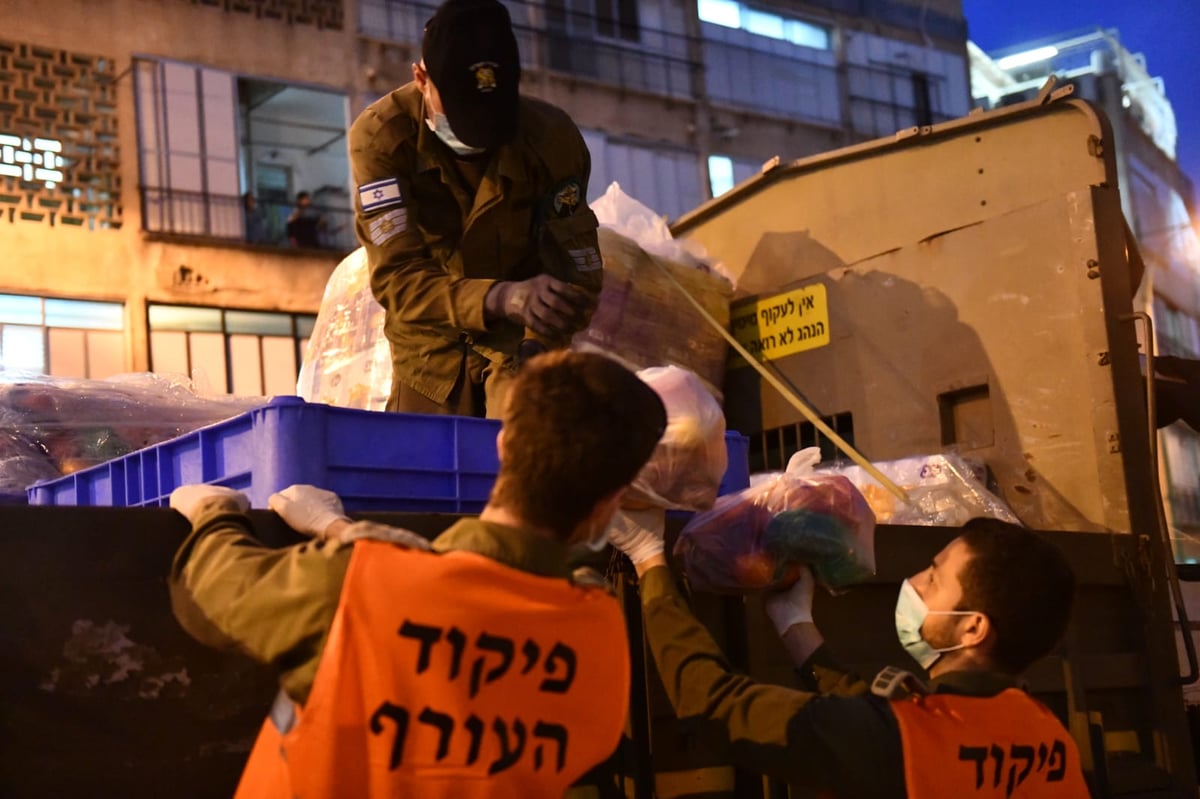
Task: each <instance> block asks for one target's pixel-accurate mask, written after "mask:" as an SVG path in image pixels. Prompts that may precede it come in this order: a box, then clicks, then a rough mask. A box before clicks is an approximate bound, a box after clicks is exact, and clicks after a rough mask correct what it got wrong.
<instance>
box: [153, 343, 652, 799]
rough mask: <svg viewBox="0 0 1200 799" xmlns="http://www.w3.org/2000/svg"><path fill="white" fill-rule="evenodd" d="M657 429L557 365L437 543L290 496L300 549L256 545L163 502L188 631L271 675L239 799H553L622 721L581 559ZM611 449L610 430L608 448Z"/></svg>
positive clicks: (616, 679) (193, 496)
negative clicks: (180, 527) (468, 514)
mask: <svg viewBox="0 0 1200 799" xmlns="http://www.w3.org/2000/svg"><path fill="white" fill-rule="evenodd" d="M665 427H666V411H665V410H664V408H663V405H662V401H661V400H659V398H658V395H657V394H655V393H654V391H653V389H651V388H650V387H649V386H647V385H646V384H645V383H643V382H642V381H641V380H639V379H638V378H637V377H636V376H635V375H634V374H633V373H632V372H629V371H628V370H626V369H625V368H624V367H622V366H621V365H619V364H617V363H616V362H615V361H612V360H609V359H607V358H604V357H602V356H599V355H593V354H588V353H580V352H569V351H567V352H555V353H549V354H546V355H542V356H540V357H538V358H537V359H535V360H533V361H531V362H530V363H529V364H528V365H526V367H525V368H524V369H523V370H522V371H521V373H520V374H519V375H518V376H517V377H516V379H515V380H514V381H513V385H512V391H511V392H510V396H509V401H508V406H507V410H506V412H505V417H504V421H503V425H502V427H501V430H500V435H499V436H498V438H497V449H498V452H499V455H500V470H499V474H498V476H497V478H496V484H495V487H494V488H493V491H492V494H491V497H490V498H489V499H488V503H487V506H486V507H485V508H484V510H483V513H482V514H481V515H480V516H479V518H478V519H466V520H462V521H459V522H457V523H455V524H454V525H453V526H452V527H450V528H449V529H448V530H446V531H445V532H444V533H442V534H441V535H440V536H439V537H438V538H437V539H435V540H434V541H433V544H432V552H429V551H424V550H425V549H427V548H428V545H427V544H426V542H425V541H424V539H421V538H419V537H417V536H416V534H414V533H410V532H407V531H401V530H396V529H395V528H386V527H383V526H382V525H378V524H371V523H370V522H357V523H351V522H350V520H349V519H347V518H346V517H345V516H344V514H343V512H342V507H341V503H340V502H339V501H338V498H337V497H336V496H335V495H333V494H331V493H330V492H328V491H321V490H320V489H316V488H313V487H312V486H293V487H291V488H289V489H287V490H285V491H283V492H281V493H280V494H275V495H273V496H272V497H271V500H270V505H271V507H272V509H274V510H275V511H276V512H277V513H279V515H280V516H281V517H282V518H283V519H284V521H286V522H287V523H288V524H289V525H290V526H291V527H293V528H294V529H296V530H298V531H299V532H302V533H307V534H309V535H312V536H314V537H315V538H316V540H315V541H311V542H307V543H303V544H298V545H295V546H291V547H286V548H283V549H270V548H268V547H265V546H264V545H263V544H261V543H260V542H259V541H257V540H256V539H255V538H254V536H253V533H252V526H251V521H250V519H249V518H248V517H247V516H246V514H245V510H246V508H247V506H248V504H249V503H248V502H247V500H246V497H245V496H244V495H243V494H240V493H239V492H236V491H233V490H232V489H229V488H223V487H220V486H210V485H193V486H183V487H181V488H178V489H176V490H175V492H173V493H172V494H171V507H172V508H175V509H176V510H178V511H179V512H180V513H182V514H183V515H184V516H186V517H187V518H188V519H189V520H190V521H191V523H192V533H191V535H189V536H188V538H187V540H186V541H185V542H184V544H183V546H182V547H181V548H180V550H179V552H178V554H177V555H176V558H175V563H174V564H173V566H172V570H171V577H170V587H171V598H172V606H173V608H174V611H175V615H176V617H177V618H178V619H179V621H180V623H181V624H182V625H183V627H184V628H185V629H186V630H188V631H189V632H190V633H191V634H192V635H194V636H195V637H196V638H198V639H200V640H201V641H203V642H205V643H208V644H210V645H213V646H218V647H224V648H230V647H232V648H237V649H239V650H241V651H242V652H244V653H247V654H249V655H250V656H252V657H254V658H255V659H257V660H259V661H260V662H263V663H267V664H270V665H272V666H275V667H276V668H277V669H278V670H279V672H280V685H281V691H280V694H279V697H278V698H277V700H276V702H275V706H274V708H273V709H272V711H271V713H270V716H269V717H268V719H267V720H266V721H265V722H264V723H263V726H262V730H261V732H260V733H259V738H258V741H257V742H256V744H255V747H254V749H253V751H252V752H251V755H250V760H249V762H248V763H247V765H246V770H245V772H244V773H243V775H242V781H241V783H240V785H239V788H238V794H237V796H238V799H251V798H253V799H261V797H292V796H306V797H315V798H316V799H340V797H362V798H363V799H371V797H392V796H414V797H423V799H424V798H432V799H439V797H442V798H444V799H458V797H467V798H468V799H470V798H471V797H517V796H563V794H564V792H565V791H566V790H567V789H568V787H569V786H570V785H571V784H572V783H573V782H574V781H576V780H577V779H578V778H579V777H580V776H581V775H583V774H584V773H585V772H587V771H588V770H589V769H592V768H593V767H594V766H596V765H598V764H599V763H601V762H602V761H604V760H605V759H606V758H607V757H608V756H609V755H611V754H612V752H613V751H614V750H615V749H616V746H617V743H618V741H619V739H620V737H621V732H622V730H623V728H624V725H625V714H626V709H627V707H628V699H629V686H630V667H629V647H628V643H627V638H626V632H625V623H624V617H623V615H622V611H621V607H620V604H619V603H618V602H617V600H616V599H615V598H614V597H613V596H612V595H611V594H610V593H609V592H608V591H607V590H606V588H605V587H604V584H603V580H602V578H600V576H599V575H597V574H595V573H594V572H593V573H591V576H590V577H588V578H587V579H584V578H583V577H581V575H579V574H578V573H572V572H571V570H570V569H569V568H568V566H567V560H568V554H569V550H570V549H571V547H573V546H575V545H579V546H586V547H588V548H590V549H593V550H598V549H600V548H602V547H603V546H604V545H605V542H606V538H607V531H608V527H609V520H610V519H611V518H612V515H613V512H614V511H615V509H616V508H617V507H618V505H619V503H620V501H621V497H622V495H623V494H624V492H625V488H626V486H627V485H628V484H629V482H630V481H631V480H633V478H634V477H635V476H636V475H637V473H638V471H639V470H640V469H641V467H642V465H643V464H644V463H645V461H646V459H647V458H649V456H650V454H651V453H652V452H653V451H654V448H655V446H656V445H657V443H658V440H659V438H660V437H661V436H662V433H663V430H664V429H665ZM614 431H620V433H619V434H614Z"/></svg>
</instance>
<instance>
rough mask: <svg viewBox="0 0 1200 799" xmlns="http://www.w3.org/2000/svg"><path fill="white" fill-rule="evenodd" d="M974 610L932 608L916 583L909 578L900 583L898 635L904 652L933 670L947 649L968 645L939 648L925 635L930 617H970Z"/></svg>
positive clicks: (953, 649)
mask: <svg viewBox="0 0 1200 799" xmlns="http://www.w3.org/2000/svg"><path fill="white" fill-rule="evenodd" d="M974 613H975V611H973V610H930V609H929V608H928V607H927V606H926V605H925V600H923V599H921V595H920V594H918V593H917V589H915V588H913V585H912V583H910V582H909V581H908V580H905V581H904V582H903V583H901V585H900V596H899V597H898V598H897V599H896V636H897V637H898V638H899V639H900V644H901V646H903V647H904V651H906V652H908V654H909V655H911V656H912V659H913V660H915V661H917V662H918V663H920V664H921V668H923V669H925V670H926V671H928V670H929V668H930V667H931V666H933V664H934V663H937V660H938V658H940V657H941V656H942V655H943V654H945V653H946V652H954V651H955V650H958V649H963V648H965V647H966V644H959V645H957V646H948V647H945V648H943V649H935V648H934V647H932V646H930V645H929V642H928V641H926V640H925V639H924V638H923V637H922V636H921V625H922V624H924V623H925V617H926V616H970V615H972V614H974Z"/></svg>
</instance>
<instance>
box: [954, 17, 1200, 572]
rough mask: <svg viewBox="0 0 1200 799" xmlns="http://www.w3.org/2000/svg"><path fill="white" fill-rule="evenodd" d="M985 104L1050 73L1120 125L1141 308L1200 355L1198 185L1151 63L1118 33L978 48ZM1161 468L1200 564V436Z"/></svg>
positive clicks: (1163, 348)
mask: <svg viewBox="0 0 1200 799" xmlns="http://www.w3.org/2000/svg"><path fill="white" fill-rule="evenodd" d="M970 53H971V79H972V87H973V91H974V95H975V99H976V102H977V103H979V104H981V105H984V106H987V107H995V106H998V105H1005V104H1008V103H1011V102H1017V101H1020V100H1025V99H1029V98H1030V97H1032V96H1034V95H1036V94H1037V91H1038V89H1039V88H1040V87H1041V85H1042V84H1043V83H1044V82H1045V80H1046V78H1047V77H1048V76H1050V75H1056V76H1058V78H1059V80H1060V81H1062V82H1063V83H1064V84H1065V83H1069V84H1071V85H1073V86H1074V88H1075V93H1076V95H1077V96H1081V97H1083V98H1085V99H1087V100H1090V101H1092V102H1093V103H1095V104H1097V105H1098V106H1099V107H1100V108H1101V109H1102V110H1103V111H1104V113H1105V114H1106V115H1107V116H1108V119H1109V121H1110V123H1111V124H1112V127H1113V136H1114V139H1115V143H1116V152H1117V169H1118V179H1119V181H1120V184H1121V202H1122V205H1123V206H1124V212H1125V219H1126V221H1127V222H1128V224H1129V226H1130V228H1131V229H1132V231H1133V233H1134V234H1135V236H1136V238H1137V242H1138V247H1139V250H1140V253H1141V255H1142V259H1143V260H1144V262H1145V264H1146V274H1145V276H1144V277H1143V279H1142V283H1141V285H1140V287H1139V288H1138V292H1137V295H1136V296H1135V298H1134V309H1135V310H1139V311H1145V312H1147V313H1149V314H1150V315H1151V317H1152V319H1153V320H1154V331H1155V339H1156V342H1155V349H1156V352H1158V353H1159V354H1163V355H1177V356H1181V357H1184V358H1193V359H1194V358H1200V321H1198V320H1200V239H1198V237H1197V231H1196V228H1195V226H1194V225H1193V223H1192V210H1193V209H1192V203H1193V190H1192V188H1193V187H1192V183H1191V181H1190V180H1189V179H1188V177H1187V176H1186V175H1185V174H1184V173H1183V172H1182V171H1181V170H1180V168H1179V165H1178V164H1177V163H1176V161H1175V145H1176V138H1177V132H1176V127H1175V114H1174V111H1173V110H1172V108H1171V103H1170V101H1169V100H1168V99H1167V93H1166V88H1165V86H1164V85H1163V82H1162V80H1161V79H1159V78H1155V77H1153V76H1152V73H1151V72H1150V71H1149V70H1148V68H1147V62H1146V58H1145V56H1143V55H1141V54H1134V53H1131V52H1129V51H1128V50H1127V49H1126V48H1125V47H1124V46H1123V45H1122V44H1121V41H1120V37H1119V35H1118V33H1117V31H1114V30H1094V31H1086V32H1082V33H1079V34H1076V35H1069V36H1061V37H1055V38H1054V39H1050V40H1047V41H1042V42H1034V43H1029V44H1025V45H1021V46H1018V47H1015V48H1012V49H1010V50H1008V51H1006V52H1004V53H999V54H992V55H990V56H989V55H988V54H985V53H983V52H982V51H980V50H979V49H978V48H976V47H975V46H974V45H971V47H970ZM1159 443H1160V446H1159V461H1160V464H1159V465H1160V469H1161V472H1162V478H1163V490H1164V494H1165V496H1166V497H1167V499H1168V506H1169V507H1168V516H1169V519H1170V522H1171V527H1172V531H1173V534H1174V536H1175V548H1176V553H1175V554H1176V558H1177V559H1178V560H1180V561H1186V562H1196V561H1197V559H1198V558H1200V434H1197V433H1196V432H1195V431H1194V430H1192V429H1191V428H1190V427H1188V426H1187V424H1186V423H1184V422H1176V423H1175V424H1173V425H1171V426H1170V427H1167V428H1165V429H1163V430H1162V431H1161V433H1160V434H1159Z"/></svg>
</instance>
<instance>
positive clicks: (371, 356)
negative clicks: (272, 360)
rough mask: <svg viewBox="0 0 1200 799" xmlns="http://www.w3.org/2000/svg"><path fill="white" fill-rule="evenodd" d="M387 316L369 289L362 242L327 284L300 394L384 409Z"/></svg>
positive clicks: (388, 372) (388, 375)
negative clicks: (384, 324) (384, 328)
mask: <svg viewBox="0 0 1200 799" xmlns="http://www.w3.org/2000/svg"><path fill="white" fill-rule="evenodd" d="M383 317H384V311H383V306H382V305H380V304H379V303H378V302H377V301H376V300H375V295H373V294H372V293H371V273H370V269H369V268H368V266H367V251H366V250H364V249H363V248H362V247H359V248H358V249H357V250H355V251H354V252H352V253H350V254H349V255H347V256H346V257H345V258H343V259H342V262H341V263H340V264H338V266H337V269H334V270H333V274H332V275H330V276H329V282H328V283H326V284H325V295H324V297H323V298H322V299H321V310H320V311H319V312H318V313H317V322H316V324H315V325H314V326H313V331H312V335H311V336H309V339H308V346H307V347H306V348H305V351H304V361H303V363H302V364H301V366H300V376H299V378H298V379H297V380H296V394H297V395H298V396H300V397H301V398H302V399H304V400H306V401H308V402H323V403H325V404H327V405H337V406H340V407H342V408H360V409H362V410H365V411H382V410H384V409H385V408H386V407H387V401H388V395H389V394H390V393H391V390H392V350H391V347H390V345H389V344H388V340H387V337H386V336H385V335H384V334H383Z"/></svg>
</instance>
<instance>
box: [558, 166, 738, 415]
mask: <svg viewBox="0 0 1200 799" xmlns="http://www.w3.org/2000/svg"><path fill="white" fill-rule="evenodd" d="M591 207H592V210H593V211H595V212H596V218H597V219H598V220H599V221H600V230H599V232H598V238H599V241H600V254H601V256H602V258H603V260H604V286H603V288H602V289H601V291H600V299H599V304H598V306H597V308H596V312H595V313H594V314H592V319H591V321H590V322H589V323H588V326H587V327H586V328H584V329H583V330H581V331H579V332H578V333H576V334H575V337H574V338H573V339H572V342H571V347H572V348H573V349H576V350H582V351H585V352H599V353H601V354H603V355H608V356H609V357H611V358H615V359H617V360H618V361H620V362H621V363H623V364H624V365H625V366H626V367H628V368H629V369H632V370H634V371H636V370H638V369H644V368H647V367H651V366H667V365H668V364H674V365H675V366H680V367H683V368H684V369H687V370H689V371H691V372H695V373H696V375H698V376H699V377H700V379H701V380H703V381H704V383H705V385H706V386H707V387H708V389H709V391H711V392H712V393H713V394H714V395H715V396H717V397H718V398H719V397H720V390H721V389H720V387H721V384H722V383H723V382H724V376H725V360H726V357H727V353H728V349H729V348H728V345H726V343H725V339H724V338H723V337H722V336H721V334H720V332H719V331H717V330H716V329H714V328H713V326H712V325H711V324H709V323H708V322H707V321H706V320H705V319H704V317H703V316H702V315H701V314H700V313H699V312H698V311H697V310H696V309H695V308H694V307H693V306H692V304H691V303H690V302H688V300H687V298H685V297H684V296H683V295H682V294H681V293H680V292H679V288H678V286H676V283H678V284H679V285H681V286H683V288H684V290H686V291H687V293H688V294H689V295H690V296H691V297H693V298H694V299H695V300H696V301H697V302H699V303H700V306H701V307H702V308H704V310H705V312H707V313H708V314H709V315H710V316H712V317H713V318H714V319H716V320H717V322H718V323H719V324H720V325H721V326H722V327H728V326H729V301H730V299H731V298H732V296H733V284H732V283H731V282H730V281H729V279H728V278H727V277H725V276H724V274H723V271H722V270H721V267H720V265H719V264H716V263H713V262H711V261H710V260H708V259H706V258H704V257H703V254H702V253H701V252H699V250H698V248H697V247H696V245H695V244H694V243H692V242H688V241H678V240H675V239H672V238H671V233H670V231H669V230H668V229H667V226H666V224H665V223H664V222H663V221H662V219H661V218H659V217H658V216H657V215H656V214H655V213H654V212H653V211H651V210H650V209H649V208H647V207H646V206H644V205H642V204H641V203H639V202H638V201H637V200H635V199H633V198H632V197H630V196H629V195H627V194H625V193H624V192H622V191H621V188H620V187H619V186H618V185H617V184H615V183H614V184H612V185H611V186H610V187H609V189H608V191H607V192H606V193H605V194H604V196H603V197H602V198H600V199H599V200H597V201H595V202H593V203H591Z"/></svg>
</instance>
